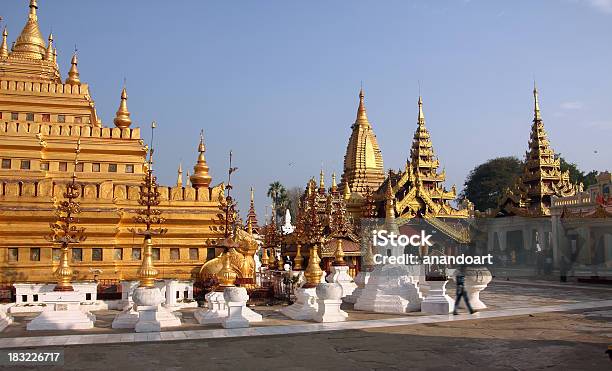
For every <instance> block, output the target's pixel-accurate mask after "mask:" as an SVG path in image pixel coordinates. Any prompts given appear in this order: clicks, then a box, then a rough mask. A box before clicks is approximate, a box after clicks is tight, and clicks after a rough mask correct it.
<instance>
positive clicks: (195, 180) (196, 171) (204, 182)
mask: <svg viewBox="0 0 612 371" xmlns="http://www.w3.org/2000/svg"><path fill="white" fill-rule="evenodd" d="M198 152H199V153H200V154H199V155H198V162H197V163H196V164H195V166H194V167H193V175H192V176H190V177H189V179H190V180H191V185H193V186H194V187H195V188H198V187H208V185H209V184H210V181H211V180H212V178H211V176H210V175H208V165H207V164H206V158H205V157H204V152H206V146H205V145H204V130H201V131H200V144H199V145H198Z"/></svg>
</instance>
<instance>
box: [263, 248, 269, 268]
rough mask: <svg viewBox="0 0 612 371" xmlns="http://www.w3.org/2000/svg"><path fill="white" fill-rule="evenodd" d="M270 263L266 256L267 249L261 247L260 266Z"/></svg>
mask: <svg viewBox="0 0 612 371" xmlns="http://www.w3.org/2000/svg"><path fill="white" fill-rule="evenodd" d="M269 264H270V258H269V257H268V249H261V266H262V267H267V266H268V265H269Z"/></svg>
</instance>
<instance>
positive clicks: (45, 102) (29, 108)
mask: <svg viewBox="0 0 612 371" xmlns="http://www.w3.org/2000/svg"><path fill="white" fill-rule="evenodd" d="M29 8H30V9H29V15H28V20H27V23H26V25H25V27H24V28H23V30H22V31H21V34H20V35H19V36H18V37H17V38H16V40H15V43H14V45H13V46H12V48H9V47H8V32H7V30H6V29H5V30H4V32H3V37H2V44H1V45H0V131H1V132H2V135H0V161H1V166H0V282H4V283H11V282H23V281H39V282H40V281H43V282H44V281H51V280H53V272H54V270H55V269H56V268H57V265H58V264H59V258H60V249H59V246H54V245H52V243H50V242H47V241H45V239H44V236H45V235H47V234H48V231H49V223H50V222H51V221H53V220H54V205H55V204H57V203H58V202H60V201H61V200H62V199H63V192H64V190H65V189H66V184H67V183H68V182H69V181H70V180H71V176H72V174H73V173H75V174H76V178H77V183H78V186H79V187H80V194H81V196H80V199H79V202H80V203H81V207H82V213H81V215H80V224H81V225H82V226H83V227H86V228H87V235H88V236H87V237H88V238H87V240H86V241H85V242H83V243H82V244H80V245H79V247H78V248H73V249H72V253H71V257H70V258H71V260H72V262H71V266H72V267H73V269H74V274H75V278H76V279H91V278H94V277H97V278H99V279H130V278H135V277H136V276H137V273H136V272H137V270H138V267H139V266H140V262H141V259H142V256H143V251H142V250H141V246H140V245H141V238H139V237H138V236H135V235H134V233H133V232H130V229H132V228H133V227H134V222H133V216H134V214H135V212H136V210H137V209H138V207H139V205H138V198H139V191H140V184H141V183H142V179H143V177H144V174H145V171H146V159H145V157H146V153H147V147H146V146H145V143H144V141H143V139H142V138H141V132H140V129H139V128H137V127H134V125H133V124H132V119H131V117H130V112H129V111H128V107H127V101H128V95H127V91H126V89H125V88H124V89H123V91H122V92H121V100H120V104H119V109H118V111H117V114H116V117H115V118H114V120H113V123H114V125H113V126H106V125H104V123H103V122H102V120H101V119H100V118H99V117H98V115H97V113H96V108H95V103H94V101H93V99H92V98H91V94H90V90H89V86H88V85H87V84H85V83H84V82H82V81H81V76H80V75H79V71H78V63H79V61H78V58H77V55H76V54H74V55H73V57H72V60H71V66H70V71H69V73H68V77H67V78H66V79H65V80H63V81H62V76H61V74H60V71H59V68H58V65H57V49H56V48H55V46H54V44H53V36H52V35H50V36H49V37H48V39H47V41H45V40H44V39H43V37H42V35H41V32H40V28H39V25H38V14H37V11H38V3H37V1H36V0H31V1H30V5H29ZM79 139H80V140H81V153H80V157H79V163H78V164H77V165H75V164H74V162H73V156H74V153H73V152H74V151H73V149H74V147H75V144H76V143H77V140H79ZM195 144H196V143H194V147H195ZM204 152H205V146H204V138H203V137H201V139H200V143H199V146H198V157H197V163H196V165H195V167H194V173H193V175H192V176H191V179H190V180H191V182H189V181H188V182H187V184H186V185H183V184H182V174H181V173H179V180H178V181H177V185H176V186H160V187H159V191H160V193H161V195H160V198H161V200H162V202H161V204H160V205H159V207H160V209H162V210H163V213H164V216H165V219H166V222H165V227H166V228H167V229H168V233H167V234H166V235H164V237H163V238H158V239H157V240H156V243H155V248H154V250H153V258H154V260H156V261H155V266H156V267H157V269H158V270H159V273H160V274H159V276H160V277H168V278H170V277H172V278H191V277H195V276H197V275H198V273H199V271H200V268H201V267H202V264H203V262H204V261H206V260H207V259H212V258H214V257H216V256H217V255H219V254H220V253H221V251H222V249H221V248H219V247H217V244H218V241H220V240H221V239H222V238H223V236H224V225H225V223H224V221H223V214H222V212H221V211H220V210H221V207H222V205H221V204H222V202H221V200H222V198H223V197H224V195H223V191H224V185H223V184H219V185H217V186H211V177H210V175H209V173H208V166H207V165H206V160H205V157H204Z"/></svg>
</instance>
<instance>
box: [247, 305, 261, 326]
mask: <svg viewBox="0 0 612 371" xmlns="http://www.w3.org/2000/svg"><path fill="white" fill-rule="evenodd" d="M242 316H243V317H244V318H246V319H247V320H249V323H252V322H263V317H262V316H261V314H259V313H257V312H255V311H253V310H252V309H251V308H249V307H247V306H246V304H245V306H244V308H242Z"/></svg>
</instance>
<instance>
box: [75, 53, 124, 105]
mask: <svg viewBox="0 0 612 371" xmlns="http://www.w3.org/2000/svg"><path fill="white" fill-rule="evenodd" d="M78 64H79V58H78V57H77V53H76V51H75V52H74V54H73V55H72V59H71V60H70V65H71V66H70V71H68V78H67V79H66V84H70V85H81V79H80V75H79V69H78V68H77V65H78ZM124 90H125V88H124ZM121 99H123V96H122V98H121ZM128 113H129V112H128Z"/></svg>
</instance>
